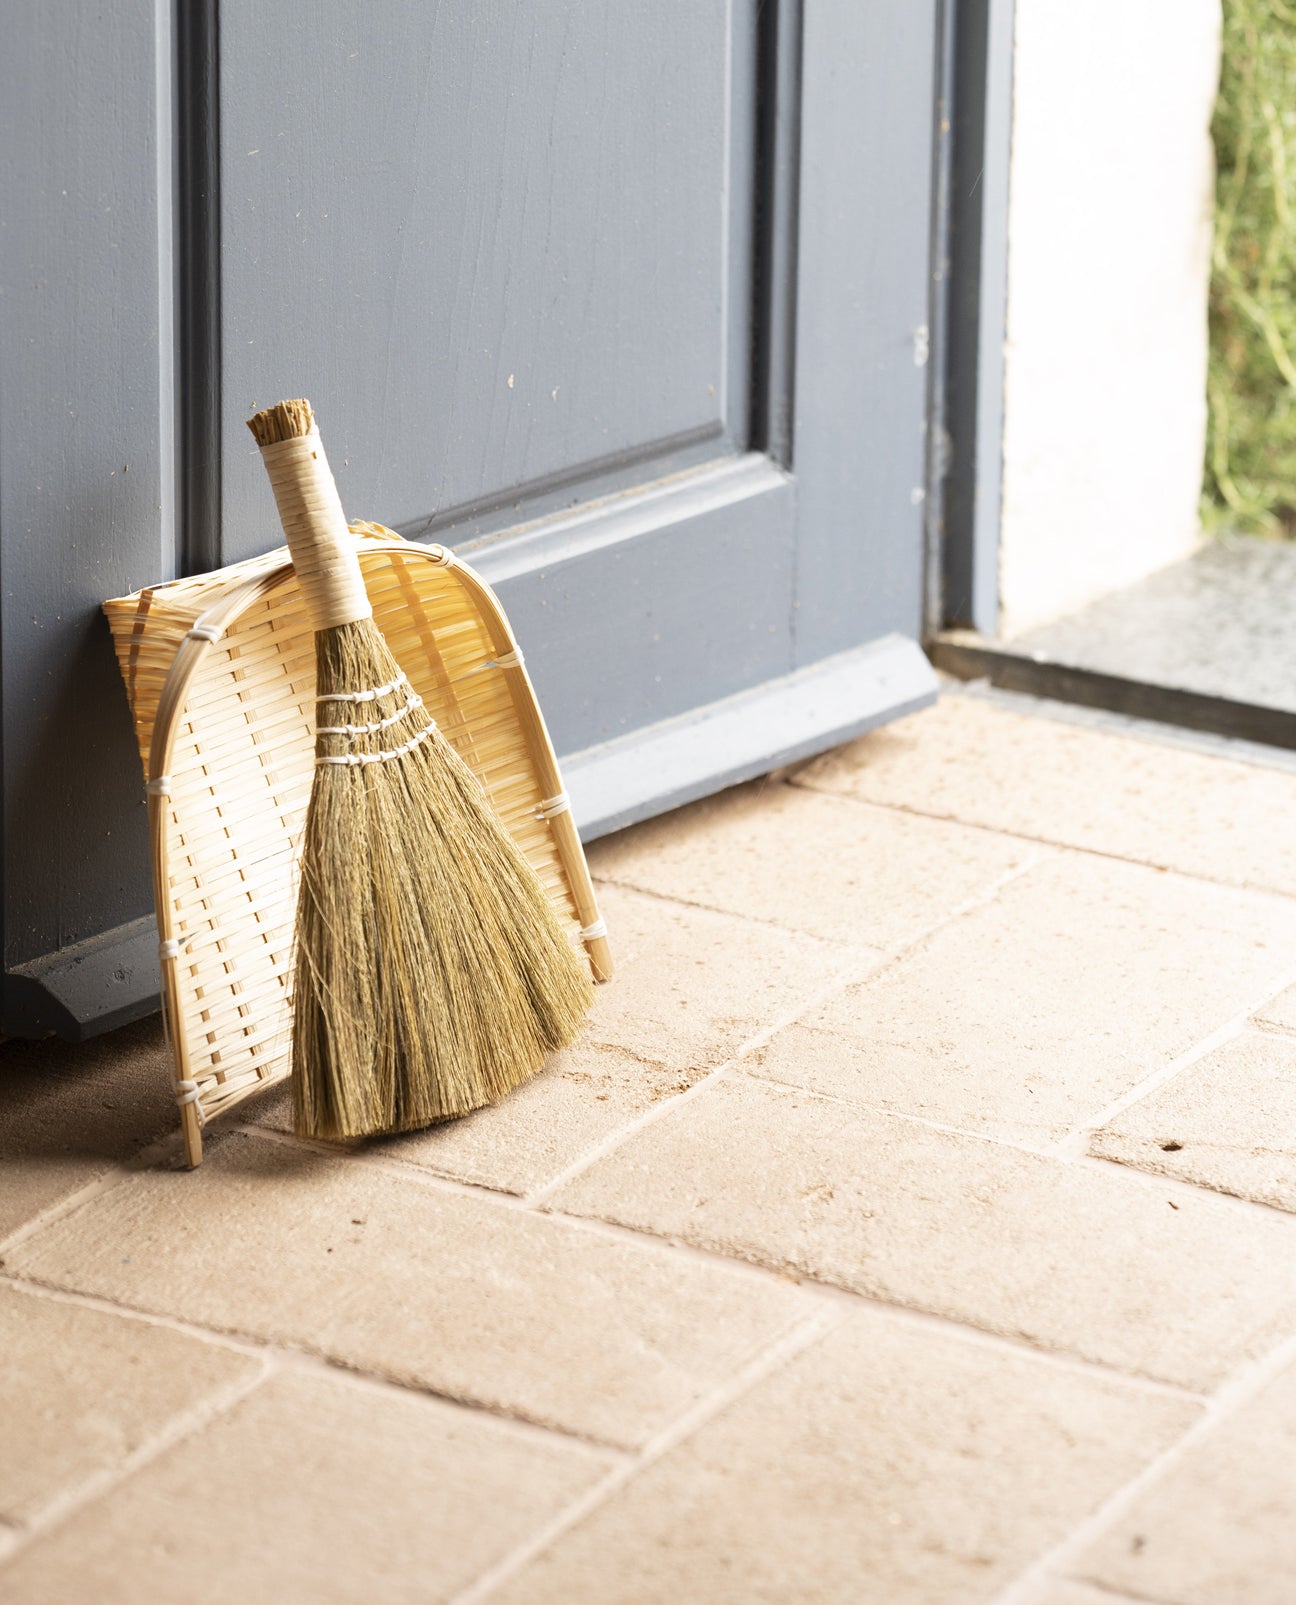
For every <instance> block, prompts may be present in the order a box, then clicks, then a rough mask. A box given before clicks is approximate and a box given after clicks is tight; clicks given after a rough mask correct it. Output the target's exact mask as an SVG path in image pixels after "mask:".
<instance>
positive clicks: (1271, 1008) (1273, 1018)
mask: <svg viewBox="0 0 1296 1605" xmlns="http://www.w3.org/2000/svg"><path fill="white" fill-rule="evenodd" d="M1256 1017H1257V1018H1258V1019H1261V1020H1268V1021H1269V1022H1270V1024H1272V1025H1282V1026H1286V1027H1287V1029H1288V1030H1290V1031H1296V986H1289V987H1288V988H1287V990H1286V991H1285V992H1280V993H1279V994H1278V996H1277V997H1276V998H1271V999H1270V1000H1269V1002H1268V1003H1266V1004H1264V1005H1263V1006H1262V1007H1261V1008H1260V1009H1258V1010H1257V1011H1256Z"/></svg>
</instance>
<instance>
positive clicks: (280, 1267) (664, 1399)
mask: <svg viewBox="0 0 1296 1605" xmlns="http://www.w3.org/2000/svg"><path fill="white" fill-rule="evenodd" d="M125 1245H129V1248H128V1251H127V1252H125V1253H124V1252H123V1248H124V1246H125ZM11 1266H12V1267H13V1268H14V1269H16V1270H17V1271H18V1273H19V1274H22V1275H27V1276H31V1277H34V1278H36V1279H38V1280H41V1281H47V1282H50V1283H53V1284H56V1285H58V1286H63V1287H76V1288H80V1289H82V1290H84V1291H86V1292H92V1293H96V1294H100V1295H103V1296H106V1297H109V1298H113V1299H115V1300H117V1301H119V1302H121V1303H123V1304H128V1305H132V1306H134V1307H136V1308H139V1309H145V1310H155V1311H163V1312H167V1313H173V1314H176V1315H180V1316H183V1317H185V1318H187V1319H190V1320H193V1321H195V1322H198V1323H200V1324H203V1325H206V1326H209V1327H214V1328H218V1329H220V1330H224V1331H236V1332H243V1333H247V1334H250V1335H252V1336H255V1337H258V1338H261V1339H263V1340H267V1341H272V1342H275V1343H280V1344H290V1345H297V1346H300V1347H302V1348H305V1349H309V1350H312V1351H314V1352H317V1353H320V1354H323V1355H327V1356H329V1357H330V1358H332V1359H335V1360H337V1361H340V1362H341V1363H342V1364H345V1365H348V1366H352V1367H354V1368H356V1369H359V1370H363V1371H370V1372H374V1373H377V1374H379V1375H382V1376H386V1377H389V1378H392V1379H393V1380H396V1381H399V1382H405V1383H411V1384H414V1385H416V1386H424V1387H427V1388H430V1389H432V1390H433V1391H435V1392H437V1393H443V1394H446V1395H448V1396H450V1397H452V1398H456V1399H464V1400H469V1401H472V1402H475V1403H479V1404H483V1405H486V1406H488V1407H489V1408H491V1409H495V1410H500V1411H503V1412H506V1413H510V1414H517V1415H522V1416H526V1417H529V1418H530V1419H532V1420H535V1421H539V1422H541V1423H543V1424H546V1425H556V1426H559V1427H565V1428H568V1429H570V1430H571V1431H574V1432H578V1433H582V1434H587V1435H589V1436H590V1437H594V1438H599V1439H606V1440H609V1441H613V1442H617V1443H623V1444H628V1445H633V1444H638V1443H641V1442H642V1441H643V1440H644V1439H645V1438H647V1437H649V1436H651V1435H652V1434H653V1433H654V1432H656V1431H658V1430H659V1429H660V1428H661V1427H663V1426H664V1425H665V1424H666V1423H667V1422H669V1421H670V1420H671V1419H672V1418H673V1417H675V1416H676V1415H678V1414H679V1413H680V1412H681V1411H682V1410H684V1409H687V1408H688V1407H689V1406H690V1405H691V1404H692V1403H693V1402H694V1401H695V1400H696V1399H697V1398H698V1397H699V1396H700V1395H701V1394H703V1393H705V1392H706V1391H708V1389H710V1388H711V1387H712V1386H714V1385H715V1384H716V1383H717V1382H718V1381H719V1380H721V1379H722V1378H724V1377H727V1376H728V1375H729V1374H730V1372H731V1370H732V1368H733V1367H734V1366H735V1365H737V1364H741V1363H743V1362H744V1361H745V1360H746V1359H747V1358H748V1357H749V1356H750V1355H751V1354H752V1353H754V1352H757V1351H759V1350H760V1349H761V1348H763V1347H764V1345H765V1344H766V1343H768V1342H770V1341H771V1340H773V1339H774V1338H775V1337H777V1336H778V1335H779V1334H780V1333H782V1332H783V1331H784V1330H785V1329H786V1328H787V1327H788V1326H789V1325H790V1324H792V1323H793V1322H794V1321H795V1320H796V1319H798V1318H799V1312H800V1310H801V1307H802V1306H801V1300H800V1296H799V1295H798V1294H797V1292H796V1290H795V1289H794V1288H792V1287H787V1288H784V1287H779V1286H777V1285H774V1284H767V1283H762V1282H760V1281H758V1280H757V1279H755V1278H753V1277H752V1276H751V1275H750V1274H749V1273H744V1272H742V1271H741V1270H740V1269H739V1268H738V1267H733V1268H731V1267H728V1266H723V1265H709V1264H706V1263H703V1262H700V1261H698V1260H696V1259H693V1258H691V1257H689V1256H687V1255H683V1254H679V1253H677V1252H674V1251H672V1250H670V1249H668V1248H665V1247H663V1246H661V1245H658V1244H653V1243H643V1244H640V1243H636V1242H634V1241H631V1240H629V1239H620V1238H613V1237H611V1236H610V1235H609V1236H604V1235H601V1234H598V1233H591V1232H590V1231H588V1230H582V1229H580V1228H577V1227H575V1226H572V1225H568V1224H565V1223H563V1222H561V1221H557V1220H553V1219H549V1218H546V1217H545V1216H543V1215H538V1214H534V1213H531V1212H529V1211H523V1210H520V1209H518V1208H517V1207H516V1206H512V1205H508V1204H505V1203H503V1202H496V1201H495V1200H492V1199H490V1198H488V1197H485V1196H482V1195H471V1194H466V1193H460V1192H456V1191H454V1190H452V1189H451V1188H448V1187H445V1186H440V1185H436V1184H433V1183H430V1182H425V1181H423V1180H420V1179H419V1178H417V1177H413V1176H409V1177H407V1176H401V1175H395V1174H392V1173H390V1172H387V1171H383V1170H380V1169H378V1168H377V1167H375V1166H373V1165H366V1164H363V1163H361V1162H360V1161H358V1160H356V1159H353V1158H349V1157H347V1156H345V1155H343V1156H333V1155H325V1154H320V1153H316V1152H313V1151H311V1150H308V1149H305V1148H300V1147H296V1146H293V1145H290V1144H284V1143H282V1142H280V1141H277V1140H273V1139H269V1138H263V1137H246V1136H240V1135H237V1134H231V1135H229V1136H227V1137H225V1138H222V1139H219V1140H218V1141H216V1142H213V1143H212V1144H211V1145H210V1148H209V1155H208V1158H207V1159H206V1160H205V1161H204V1163H203V1166H202V1168H201V1169H200V1170H198V1171H195V1172H180V1171H170V1172H166V1171H151V1172H147V1173H141V1174H139V1175H137V1176H134V1177H132V1178H131V1179H130V1180H128V1181H126V1182H123V1183H122V1185H120V1186H119V1187H117V1188H115V1189H113V1190H112V1191H111V1192H108V1193H106V1194H104V1195H102V1196H100V1197H98V1198H96V1199H95V1200H94V1202H93V1207H86V1208H82V1209H79V1210H76V1211H74V1212H73V1213H71V1214H69V1215H68V1216H67V1217H65V1218H63V1219H61V1220H59V1221H57V1222H54V1223H51V1224H50V1225H48V1226H46V1227H44V1228H43V1229H42V1230H41V1231H40V1232H39V1233H37V1234H35V1235H34V1236H32V1237H30V1238H27V1239H25V1240H23V1241H22V1242H21V1243H20V1244H19V1245H18V1246H17V1247H16V1249H14V1250H13V1253H12V1258H11Z"/></svg>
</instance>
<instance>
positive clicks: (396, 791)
mask: <svg viewBox="0 0 1296 1605" xmlns="http://www.w3.org/2000/svg"><path fill="white" fill-rule="evenodd" d="M316 673H317V682H318V683H317V693H318V695H319V696H320V697H327V696H328V694H329V693H330V692H355V691H360V690H366V689H372V688H376V687H379V686H387V685H390V684H391V683H392V682H393V681H396V680H397V678H398V676H399V675H400V670H399V668H398V667H397V665H396V663H395V661H394V659H393V658H392V655H391V652H390V650H389V649H388V647H387V644H386V642H385V641H384V640H383V637H382V635H381V633H380V631H379V630H378V628H377V627H376V626H375V625H374V623H373V621H372V620H362V621H360V622H358V623H355V624H347V625H341V626H339V627H337V628H335V629H332V630H323V631H320V632H319V634H318V635H317V636H316ZM409 704H410V693H409V691H408V689H407V687H406V686H405V685H403V684H401V685H398V686H397V688H396V689H395V690H393V691H391V692H390V693H388V694H387V695H386V696H383V697H380V698H378V699H376V700H375V701H371V702H364V703H359V704H357V703H355V702H351V701H338V702H329V701H322V702H321V703H320V705H319V707H320V721H319V722H320V725H321V727H322V728H327V727H330V726H340V725H347V724H352V723H354V724H382V723H384V722H385V721H388V720H390V721H391V722H390V723H386V724H385V728H383V729H381V730H378V731H374V732H372V733H366V734H362V735H359V736H355V737H347V736H334V735H327V734H321V736H320V738H319V755H320V757H322V758H328V757H344V756H348V755H364V756H369V757H371V758H372V757H373V755H375V754H377V753H380V752H392V751H394V750H396V749H398V748H401V747H404V746H406V745H407V744H408V743H409V742H411V740H412V739H413V738H415V737H420V736H421V739H420V740H419V741H418V744H417V745H415V746H413V747H412V748H411V750H409V751H406V752H404V753H403V754H402V755H401V756H398V757H394V758H388V759H386V760H383V761H371V762H368V763H360V764H351V763H328V762H323V763H320V764H319V766H318V767H317V769H316V775H315V784H314V787H313V789H312V792H311V799H310V806H309V809H308V812H307V818H306V833H305V839H304V842H303V848H302V872H301V891H300V896H299V902H298V910H297V947H298V956H297V969H296V981H295V988H296V990H295V996H294V1026H293V1030H294V1052H293V1058H294V1078H293V1109H294V1125H295V1126H296V1128H297V1130H298V1131H299V1132H302V1133H304V1134H308V1135H312V1136H322V1137H333V1138H346V1137H358V1136H365V1135H369V1134H372V1133H376V1132H394V1131H408V1130H412V1129H415V1128H417V1127H420V1126H426V1125H430V1124H432V1123H433V1122H435V1121H439V1120H446V1119H449V1118H451V1117H452V1116H455V1115H462V1114H466V1113H467V1112H468V1111H469V1110H471V1109H477V1108H480V1107H481V1106H482V1105H483V1104H488V1103H493V1102H495V1101H496V1100H497V1099H499V1098H501V1097H503V1096H504V1094H505V1093H507V1092H509V1091H510V1090H511V1089H512V1088H514V1087H516V1086H518V1085H519V1084H521V1083H522V1082H524V1081H526V1080H528V1079H529V1078H530V1077H531V1076H532V1075H534V1074H535V1072H536V1071H537V1070H538V1069H539V1068H540V1067H541V1065H542V1064H543V1063H544V1061H545V1059H546V1058H547V1057H548V1056H549V1055H550V1054H551V1053H553V1052H554V1051H555V1050H556V1049H558V1048H560V1047H563V1046H565V1045H566V1044H567V1043H568V1042H570V1041H571V1040H572V1038H573V1037H574V1036H575V1034H576V1033H577V1031H578V1030H579V1029H580V1026H581V1024H582V1022H583V1020H584V1018H585V1015H586V1013H587V1011H588V1009H589V1005H590V1002H591V999H592V995H593V983H592V981H591V979H590V975H589V970H588V967H587V965H586V962H585V960H584V957H583V956H582V955H580V954H579V953H578V952H577V951H576V950H575V948H574V947H573V946H572V944H571V942H570V941H569V940H568V938H567V936H566V934H565V932H564V931H563V929H562V926H561V925H560V924H559V921H558V918H557V915H556V913H555V911H554V909H553V906H552V904H551V903H550V900H549V897H548V895H547V894H546V892H545V890H544V888H543V886H542V885H541V884H540V881H539V878H538V876H537V875H536V874H535V871H534V870H533V869H532V868H531V866H530V864H528V862H527V861H526V859H525V857H524V856H523V854H522V852H521V851H520V849H519V848H518V847H517V845H516V843H515V842H514V841H513V839H512V837H511V836H510V835H509V833H508V831H507V830H506V828H505V827H504V825H503V824H502V822H501V821H500V819H499V818H498V816H497V815H496V814H495V812H494V811H493V809H492V808H491V806H490V803H489V802H488V800H487V798H486V796H485V793H484V792H483V790H482V787H481V784H480V782H479V781H478V780H477V777H476V776H475V775H474V774H473V773H472V771H471V770H470V769H469V768H468V766H467V765H466V764H465V763H464V762H463V760H462V759H461V758H460V757H459V755H458V754H457V753H456V752H455V750H454V748H453V747H452V746H451V745H450V744H449V742H448V741H446V739H445V738H444V736H442V735H441V733H440V731H439V730H437V729H436V727H435V726H434V725H433V724H432V722H431V720H430V719H429V718H428V717H427V715H426V714H425V713H424V712H423V710H422V708H421V706H410V705H409ZM358 709H362V710H363V711H362V712H360V711H357V710H358ZM402 709H404V710H405V711H404V712H402Z"/></svg>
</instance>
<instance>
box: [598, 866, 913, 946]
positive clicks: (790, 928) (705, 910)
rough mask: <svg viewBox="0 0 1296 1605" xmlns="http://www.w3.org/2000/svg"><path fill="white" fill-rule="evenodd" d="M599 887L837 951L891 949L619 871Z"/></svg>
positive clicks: (602, 879) (602, 877) (600, 880)
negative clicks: (659, 886) (621, 876)
mask: <svg viewBox="0 0 1296 1605" xmlns="http://www.w3.org/2000/svg"><path fill="white" fill-rule="evenodd" d="M590 878H591V880H592V881H593V882H594V885H595V886H596V887H598V886H614V887H615V888H616V889H617V891H619V892H633V893H634V895H635V896H636V897H650V898H652V900H653V901H654V902H657V903H673V904H674V905H675V906H676V907H677V908H692V909H696V910H697V911H698V912H699V913H701V914H719V915H721V916H722V917H723V918H725V919H731V920H741V921H742V922H743V924H744V925H755V926H758V927H759V928H760V929H761V930H763V931H777V932H778V933H779V934H780V935H781V936H794V937H800V938H802V939H803V940H805V941H807V942H814V943H816V944H817V945H818V946H820V947H826V948H831V949H832V950H833V951H834V952H844V953H862V954H865V955H868V954H874V955H876V956H877V957H878V958H885V957H886V956H887V955H888V953H889V951H890V950H889V949H887V948H884V947H878V946H877V944H876V943H874V942H848V941H846V940H845V939H844V938H842V937H838V936H821V935H820V934H819V932H818V931H803V930H802V929H801V928H800V926H797V925H785V924H783V922H782V921H781V920H772V919H762V918H761V917H760V915H759V914H748V913H746V912H745V911H743V910H742V909H736V908H724V907H722V906H721V905H720V904H719V903H703V902H699V901H697V899H695V898H692V897H681V896H680V894H679V893H678V892H659V891H657V890H656V889H655V888H654V887H652V886H641V885H639V883H638V882H637V881H625V880H618V879H617V877H616V876H615V875H592V876H591V877H590Z"/></svg>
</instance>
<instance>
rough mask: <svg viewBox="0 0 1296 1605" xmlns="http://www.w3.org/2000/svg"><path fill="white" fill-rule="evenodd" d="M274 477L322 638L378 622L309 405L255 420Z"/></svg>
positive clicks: (283, 406)
mask: <svg viewBox="0 0 1296 1605" xmlns="http://www.w3.org/2000/svg"><path fill="white" fill-rule="evenodd" d="M248 427H249V428H250V429H251V431H252V433H253V434H254V435H255V436H256V438H257V442H258V444H259V445H260V447H261V457H262V460H263V462H264V463H265V465H266V472H267V473H268V474H269V476H270V484H271V487H272V489H273V490H274V497H275V502H276V504H277V505H278V508H279V518H280V521H281V523H282V524H283V528H284V534H285V536H287V539H288V551H289V553H290V555H291V557H292V561H293V568H294V569H295V570H296V573H297V581H298V584H299V585H300V586H301V591H302V598H303V600H304V601H305V603H306V607H307V609H308V611H309V613H310V619H311V624H312V626H313V627H314V628H315V629H316V630H331V629H332V628H333V627H334V626H335V625H338V624H354V623H355V622H356V620H357V619H368V618H372V617H373V608H372V607H371V606H370V605H369V597H368V595H367V594H366V592H365V587H364V579H363V578H362V576H361V573H360V562H359V559H358V558H357V556H356V545H355V537H354V536H353V535H352V534H351V532H350V531H349V530H348V529H347V522H346V516H345V514H344V513H343V511H342V503H341V500H340V499H339V497H338V492H337V486H336V485H335V484H334V483H333V475H332V473H331V472H330V470H329V465H328V458H327V457H326V456H325V455H324V446H323V443H322V442H321V440H320V435H319V430H318V429H317V428H316V427H315V420H314V415H313V413H312V412H311V406H310V402H308V401H281V402H280V403H279V404H278V405H277V406H275V407H269V408H267V409H266V411H265V412H259V413H257V415H256V417H255V418H252V419H250V420H249V423H248Z"/></svg>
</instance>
